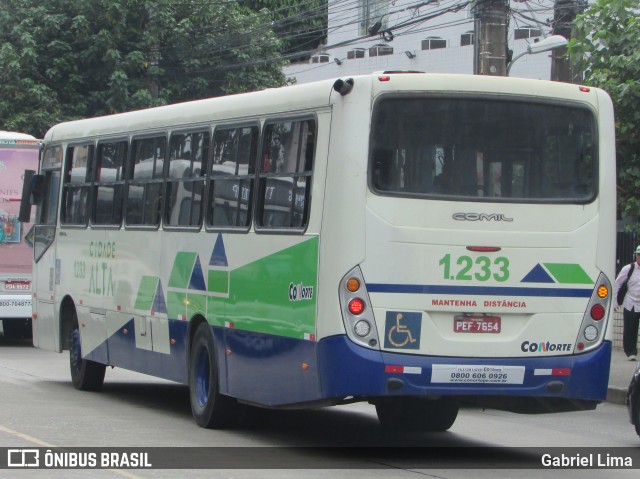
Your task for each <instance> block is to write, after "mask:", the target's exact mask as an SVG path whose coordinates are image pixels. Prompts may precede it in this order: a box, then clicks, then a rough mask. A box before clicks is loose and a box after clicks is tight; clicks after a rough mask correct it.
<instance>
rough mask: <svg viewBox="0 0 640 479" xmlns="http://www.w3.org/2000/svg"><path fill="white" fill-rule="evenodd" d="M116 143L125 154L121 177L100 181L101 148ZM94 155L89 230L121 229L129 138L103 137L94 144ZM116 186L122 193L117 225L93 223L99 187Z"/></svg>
mask: <svg viewBox="0 0 640 479" xmlns="http://www.w3.org/2000/svg"><path fill="white" fill-rule="evenodd" d="M116 143H124V145H125V148H126V150H125V153H124V158H123V159H122V168H121V176H120V179H119V180H115V181H102V180H101V179H99V178H98V172H99V171H100V170H101V165H99V159H100V151H101V147H102V146H104V145H106V144H116ZM95 151H96V153H95V174H94V181H93V186H92V194H93V195H94V202H93V208H92V210H91V221H90V225H91V228H95V229H120V228H121V227H122V224H123V222H124V215H125V206H126V192H127V187H126V183H127V166H128V163H129V153H130V152H131V141H130V140H129V138H127V137H122V136H119V137H115V138H107V137H103V138H99V139H98V141H97V143H96V149H95ZM117 185H120V186H121V187H122V193H121V194H120V208H121V209H120V221H119V222H118V223H97V222H96V221H95V219H96V211H97V208H98V200H97V198H98V193H97V191H98V189H99V188H100V187H101V186H114V187H116V186H117ZM113 205H115V202H114V203H113Z"/></svg>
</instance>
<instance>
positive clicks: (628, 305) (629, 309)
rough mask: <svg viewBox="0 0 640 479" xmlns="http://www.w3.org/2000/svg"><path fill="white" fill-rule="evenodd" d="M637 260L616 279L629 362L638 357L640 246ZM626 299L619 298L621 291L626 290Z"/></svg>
mask: <svg viewBox="0 0 640 479" xmlns="http://www.w3.org/2000/svg"><path fill="white" fill-rule="evenodd" d="M635 255H636V258H635V261H633V262H632V263H630V264H628V265H625V266H623V268H622V269H621V270H620V273H619V274H618V277H617V278H616V284H615V296H614V298H615V300H616V303H617V305H618V306H622V308H623V311H622V320H623V326H622V346H623V348H624V353H625V354H626V355H627V358H628V359H629V361H635V360H636V358H637V356H638V323H639V322H640V246H638V247H637V248H636V253H635ZM625 287H626V294H624V298H618V293H619V292H620V290H621V289H623V290H624V289H625Z"/></svg>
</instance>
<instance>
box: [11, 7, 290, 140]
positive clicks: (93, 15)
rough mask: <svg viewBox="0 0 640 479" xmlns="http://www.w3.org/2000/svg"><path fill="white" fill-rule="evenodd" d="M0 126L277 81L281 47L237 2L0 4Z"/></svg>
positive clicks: (31, 129) (40, 127) (32, 125)
mask: <svg viewBox="0 0 640 479" xmlns="http://www.w3.org/2000/svg"><path fill="white" fill-rule="evenodd" d="M0 7H2V8H0V129H5V130H16V131H24V132H26V133H30V134H32V135H35V136H42V135H43V134H44V133H45V131H46V130H47V129H48V128H49V127H50V126H52V125H53V124H55V123H58V122H60V121H65V120H70V119H76V118H86V117H92V116H98V115H105V114H110V113H118V112H123V111H129V110H133V109H139V108H146V107H150V106H157V105H162V104H167V103H175V102H179V101H188V100H194V99H199V98H206V97H213V96H219V95H225V94H232V93H237V92H243V91H248V90H254V89H262V88H269V87H276V86H282V85H283V84H285V78H284V75H283V73H282V65H283V62H282V61H281V60H279V58H280V55H281V52H282V48H283V44H282V41H281V40H280V39H279V38H278V37H277V36H276V35H275V33H274V32H273V29H272V27H271V24H270V22H268V21H267V22H265V19H264V18H262V17H261V16H258V15H256V14H255V12H253V11H249V10H248V9H247V8H246V7H242V6H240V3H239V2H184V1H183V0H175V1H173V0H47V1H46V2H43V1H42V0H11V1H5V0H0Z"/></svg>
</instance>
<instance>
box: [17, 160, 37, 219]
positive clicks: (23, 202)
mask: <svg viewBox="0 0 640 479" xmlns="http://www.w3.org/2000/svg"><path fill="white" fill-rule="evenodd" d="M35 174H36V172H35V171H33V170H25V171H24V179H23V181H22V197H21V198H20V211H19V212H18V220H19V221H21V222H22V223H28V222H29V221H31V201H30V198H31V183H32V182H33V177H34V175H35Z"/></svg>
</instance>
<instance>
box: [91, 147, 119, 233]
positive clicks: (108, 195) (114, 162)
mask: <svg viewBox="0 0 640 479" xmlns="http://www.w3.org/2000/svg"><path fill="white" fill-rule="evenodd" d="M127 147H128V142H126V141H119V142H116V143H100V144H99V145H98V158H97V163H96V181H95V184H94V198H95V201H94V205H95V209H94V212H93V218H92V222H93V224H95V225H120V223H121V222H122V208H123V198H124V163H125V159H126V157H127Z"/></svg>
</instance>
